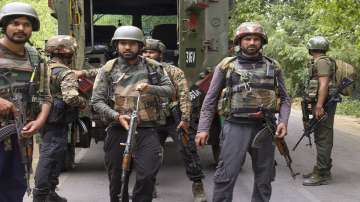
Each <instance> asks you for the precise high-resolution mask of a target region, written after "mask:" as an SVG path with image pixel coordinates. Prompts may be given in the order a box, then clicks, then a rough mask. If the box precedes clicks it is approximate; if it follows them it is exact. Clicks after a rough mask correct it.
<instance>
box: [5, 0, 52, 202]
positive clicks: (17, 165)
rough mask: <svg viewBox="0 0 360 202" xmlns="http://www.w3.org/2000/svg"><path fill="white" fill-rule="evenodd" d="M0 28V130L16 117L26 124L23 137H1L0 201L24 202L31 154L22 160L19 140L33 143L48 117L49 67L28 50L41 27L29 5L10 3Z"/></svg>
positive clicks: (22, 149)
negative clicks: (0, 35)
mask: <svg viewBox="0 0 360 202" xmlns="http://www.w3.org/2000/svg"><path fill="white" fill-rule="evenodd" d="M0 26H1V27H2V33H3V37H2V38H0V72H1V73H0V74H1V78H0V89H1V90H0V94H1V97H0V123H1V126H0V127H1V128H0V131H2V129H4V127H6V126H10V124H13V123H14V121H15V117H21V119H22V121H26V122H27V123H25V124H26V125H25V126H24V127H23V128H21V129H20V130H21V131H20V132H21V137H20V136H17V132H19V131H16V130H14V131H10V132H11V133H10V136H8V137H5V138H4V139H3V138H1V139H3V141H1V142H0V179H1V180H0V201H2V202H21V201H23V197H24V193H25V191H26V188H27V182H26V180H29V173H30V172H31V154H28V153H26V152H25V153H26V154H25V156H26V157H27V159H21V158H22V156H24V152H22V151H24V148H19V145H18V141H20V140H19V139H18V138H26V139H27V140H25V141H26V142H30V143H31V141H32V135H33V134H34V133H36V132H37V131H38V130H39V129H40V128H41V127H42V125H43V124H44V123H45V121H46V118H47V116H48V114H49V111H50V106H51V96H50V90H49V86H48V82H47V77H46V72H47V70H46V66H44V65H40V58H39V55H38V54H37V53H34V52H33V49H30V48H27V47H25V44H26V42H27V41H28V40H29V38H30V37H31V34H32V32H33V31H38V30H39V28H40V22H39V19H38V16H37V13H36V12H35V10H34V9H33V8H32V6H31V5H29V4H26V3H19V2H13V3H8V4H6V5H4V6H3V7H2V8H1V10H0ZM9 89H10V90H9ZM14 97H22V99H17V100H15V99H14ZM18 101H20V103H18ZM1 135H2V132H0V136H1ZM21 141H24V139H22V140H21ZM27 149H28V148H27ZM30 149H31V148H30ZM27 151H29V150H27ZM21 153H22V154H21ZM23 162H25V163H26V164H27V166H24V164H23ZM28 188H29V187H28ZM28 190H29V189H28Z"/></svg>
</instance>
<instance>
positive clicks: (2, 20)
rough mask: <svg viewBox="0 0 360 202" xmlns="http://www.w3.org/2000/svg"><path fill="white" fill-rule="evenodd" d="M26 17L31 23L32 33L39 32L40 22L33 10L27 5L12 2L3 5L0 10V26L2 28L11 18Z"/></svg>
mask: <svg viewBox="0 0 360 202" xmlns="http://www.w3.org/2000/svg"><path fill="white" fill-rule="evenodd" d="M21 16H26V17H28V18H29V20H30V21H31V25H32V29H33V31H39V29H40V21H39V17H38V15H37V13H36V11H35V10H34V8H33V7H32V6H31V5H30V4H27V3H22V2H12V3H8V4H5V5H4V6H3V7H2V8H1V10H0V26H1V27H3V28H4V26H6V24H7V23H8V22H9V20H11V19H13V17H21Z"/></svg>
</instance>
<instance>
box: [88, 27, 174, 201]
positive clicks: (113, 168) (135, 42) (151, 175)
mask: <svg viewBox="0 0 360 202" xmlns="http://www.w3.org/2000/svg"><path fill="white" fill-rule="evenodd" d="M144 40H145V39H144V34H143V32H142V31H141V30H140V29H139V28H137V27H134V26H121V27H118V28H117V29H116V31H115V33H114V36H113V38H112V45H113V46H114V47H116V50H117V52H118V54H119V57H117V58H115V59H113V60H110V61H108V62H107V63H106V64H105V65H104V66H103V67H101V68H100V70H99V73H98V75H97V76H96V79H95V84H94V90H93V94H92V98H91V102H92V106H93V108H94V110H95V111H96V112H97V113H99V114H103V115H104V116H105V117H107V118H108V119H109V120H110V121H111V123H110V125H109V126H108V128H107V130H106V132H107V136H106V139H105V142H104V151H105V165H106V169H107V172H108V176H109V180H110V197H111V202H118V201H119V198H118V194H119V192H120V187H121V183H122V182H121V173H122V170H121V163H120V162H121V159H122V155H123V151H124V147H122V146H120V143H122V142H125V141H126V137H127V129H128V128H129V125H128V120H129V118H130V117H129V115H130V113H131V112H132V111H133V110H134V109H135V108H134V107H135V102H136V97H137V96H138V93H139V92H137V91H140V92H141V98H140V105H139V112H138V115H139V119H140V122H139V125H138V127H137V134H136V138H135V140H136V141H135V145H134V146H135V149H134V151H133V152H134V155H133V156H134V158H133V168H134V169H135V172H136V183H135V187H134V189H133V197H132V201H134V202H137V201H152V193H153V190H154V184H155V177H156V174H157V172H158V170H159V168H160V164H161V145H160V142H159V139H158V134H157V132H156V127H157V126H158V124H159V123H158V121H159V120H160V104H161V103H160V102H159V97H170V96H171V95H172V93H173V87H172V85H171V81H170V79H169V78H168V76H166V74H165V73H164V71H163V69H162V66H161V64H160V63H158V62H156V61H154V60H151V59H145V58H141V57H140V56H139V54H140V53H141V49H142V47H143V46H144V43H145V41H144ZM128 198H129V196H128V192H127V190H126V191H125V194H124V195H123V198H122V200H123V201H128V200H129V199H128Z"/></svg>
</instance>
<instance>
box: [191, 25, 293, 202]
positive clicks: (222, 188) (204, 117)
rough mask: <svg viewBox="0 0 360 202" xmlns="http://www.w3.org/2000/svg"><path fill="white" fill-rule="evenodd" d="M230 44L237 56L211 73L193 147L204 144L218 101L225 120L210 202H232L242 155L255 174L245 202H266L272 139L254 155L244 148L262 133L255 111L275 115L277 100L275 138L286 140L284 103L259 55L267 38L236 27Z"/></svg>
mask: <svg viewBox="0 0 360 202" xmlns="http://www.w3.org/2000/svg"><path fill="white" fill-rule="evenodd" d="M234 43H235V44H236V45H239V46H240V51H239V52H238V53H237V56H236V57H227V58H225V59H224V60H223V61H221V62H220V63H219V64H218V65H217V67H216V68H215V72H214V76H213V78H212V81H211V84H210V87H209V91H208V93H207V95H206V97H205V100H204V103H203V106H202V109H201V114H200V120H199V125H198V133H197V135H196V144H197V145H199V146H203V145H204V144H205V142H206V140H207V138H208V136H209V128H210V123H211V122H212V119H213V117H214V114H215V113H216V105H217V103H218V101H219V110H220V112H221V114H222V115H223V116H224V119H225V120H224V125H223V129H222V135H221V140H220V141H221V153H220V157H219V163H218V166H217V169H216V172H215V176H214V182H215V186H214V192H213V197H214V198H213V201H214V202H220V201H221V202H223V201H226V202H229V201H232V195H233V189H234V185H235V182H236V178H237V176H238V174H239V172H240V169H241V167H242V165H243V163H244V161H245V157H246V152H249V154H250V156H251V159H252V166H253V171H254V174H255V178H254V189H253V194H252V200H251V201H269V200H270V196H271V181H273V179H274V175H275V170H274V169H275V160H274V149H275V148H274V147H275V146H274V144H273V137H272V135H270V134H269V136H268V137H267V139H265V140H264V141H263V142H262V146H261V147H260V148H258V149H256V148H252V147H250V145H251V142H252V140H253V139H254V137H255V135H256V134H257V133H258V132H259V131H260V130H261V129H263V128H264V124H263V121H264V120H263V119H262V117H261V116H259V113H258V112H259V107H262V108H265V109H268V110H270V111H271V112H275V111H277V109H276V105H277V97H278V96H280V114H279V120H278V124H277V128H276V138H283V137H284V136H285V135H286V132H287V123H288V118H289V114H290V98H289V96H288V94H287V91H286V89H285V84H284V80H283V77H282V73H281V70H280V66H279V64H278V63H277V62H276V61H275V60H273V59H271V58H268V57H266V56H263V55H262V53H261V49H262V47H263V45H265V44H266V43H267V36H266V33H265V32H264V30H263V28H262V27H261V25H260V24H258V23H255V22H245V23H242V24H241V25H240V26H239V27H238V28H237V30H236V33H235V38H234ZM220 94H221V97H220V98H219V96H220Z"/></svg>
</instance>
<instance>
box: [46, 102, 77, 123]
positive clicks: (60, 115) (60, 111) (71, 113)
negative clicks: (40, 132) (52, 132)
mask: <svg viewBox="0 0 360 202" xmlns="http://www.w3.org/2000/svg"><path fill="white" fill-rule="evenodd" d="M78 117H79V110H78V108H74V107H70V106H69V105H67V104H66V103H65V102H64V101H63V100H61V99H58V98H54V102H53V104H52V107H51V111H50V114H49V117H48V120H47V123H52V124H54V123H60V124H68V123H71V122H73V121H75V120H76V119H77V118H78Z"/></svg>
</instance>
